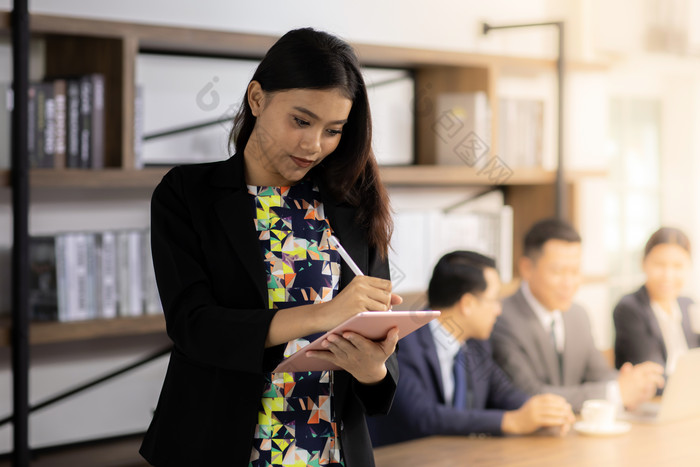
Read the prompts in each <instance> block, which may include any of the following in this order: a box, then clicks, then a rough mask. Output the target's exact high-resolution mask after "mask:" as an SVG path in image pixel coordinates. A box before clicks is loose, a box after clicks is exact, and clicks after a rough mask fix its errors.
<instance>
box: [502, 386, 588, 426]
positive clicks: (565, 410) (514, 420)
mask: <svg viewBox="0 0 700 467" xmlns="http://www.w3.org/2000/svg"><path fill="white" fill-rule="evenodd" d="M574 420H575V418H574V413H573V411H572V410H571V405H570V404H569V403H568V402H566V399H564V398H563V397H561V396H557V395H554V394H538V395H536V396H532V397H531V398H530V399H528V400H527V402H525V403H524V404H523V406H522V407H520V408H519V409H518V410H512V411H509V412H506V413H505V414H504V415H503V421H502V422H501V429H502V430H503V433H508V434H516V435H524V434H528V433H533V432H535V431H537V430H538V429H540V428H544V427H558V428H559V433H560V434H561V435H564V434H566V433H567V432H568V431H569V429H570V428H571V424H572V423H574Z"/></svg>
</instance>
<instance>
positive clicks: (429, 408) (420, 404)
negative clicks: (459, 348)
mask: <svg viewBox="0 0 700 467" xmlns="http://www.w3.org/2000/svg"><path fill="white" fill-rule="evenodd" d="M467 359H468V361H469V365H468V367H467V369H468V371H469V375H470V376H469V380H470V381H471V387H470V390H471V391H472V407H473V408H472V409H465V410H459V409H455V408H454V407H453V406H452V405H447V404H446V403H445V397H444V390H443V385H442V371H441V370H440V362H439V360H438V354H437V348H436V344H435V339H434V338H433V334H432V332H431V330H430V326H423V327H422V328H420V329H418V330H416V331H415V332H414V333H412V334H409V335H408V336H406V337H404V338H403V339H402V340H401V352H400V354H399V368H400V370H401V384H399V387H398V388H397V389H396V397H395V398H394V404H393V405H392V407H391V410H390V411H389V414H388V415H378V416H375V417H368V418H367V424H368V425H369V430H370V436H371V438H372V443H373V444H374V445H375V446H382V445H385V444H393V443H398V442H402V441H407V440H410V439H414V438H422V437H425V436H433V435H447V436H450V435H469V434H471V433H486V434H491V435H501V434H503V432H502V431H501V423H502V422H503V414H504V413H505V411H507V410H515V409H519V408H520V407H521V406H522V405H523V404H524V403H525V402H526V401H527V400H528V398H529V396H528V395H527V394H525V393H524V392H522V391H520V390H519V389H516V388H515V386H513V383H511V382H510V379H508V376H506V374H505V373H504V372H503V370H501V368H500V367H499V366H498V365H497V364H496V362H495V361H494V360H493V357H492V356H491V346H490V344H489V341H487V340H476V339H470V340H468V341H467Z"/></svg>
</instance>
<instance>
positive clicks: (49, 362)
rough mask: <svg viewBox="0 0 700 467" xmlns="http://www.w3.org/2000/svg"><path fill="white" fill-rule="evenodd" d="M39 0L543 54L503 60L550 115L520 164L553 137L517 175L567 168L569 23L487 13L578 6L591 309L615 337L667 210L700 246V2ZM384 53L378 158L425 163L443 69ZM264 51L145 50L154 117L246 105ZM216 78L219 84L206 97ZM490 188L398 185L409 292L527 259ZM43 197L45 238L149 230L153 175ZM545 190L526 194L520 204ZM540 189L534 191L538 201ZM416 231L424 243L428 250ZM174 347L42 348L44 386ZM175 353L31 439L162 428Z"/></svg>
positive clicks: (690, 290) (92, 10) (173, 18)
mask: <svg viewBox="0 0 700 467" xmlns="http://www.w3.org/2000/svg"><path fill="white" fill-rule="evenodd" d="M11 6H12V2H11V1H10V0H0V10H3V11H7V10H9V9H10V8H11ZM30 11H31V12H33V13H41V14H48V15H59V16H68V17H78V18H88V19H99V20H107V21H124V22H128V23H143V24H156V25H166V26H175V27H181V28H200V29H212V30H222V31H232V32H241V33H251V34H263V35H270V36H279V35H281V34H283V33H284V32H286V31H287V30H289V29H292V28H296V27H301V26H313V27H315V28H318V29H324V30H328V31H330V32H333V33H336V34H338V35H340V36H343V37H344V38H345V39H347V40H349V41H350V42H353V43H363V44H373V45H381V46H396V47H402V48H410V49H426V50H436V51H443V52H444V51H447V52H457V53H468V54H485V55H489V56H491V55H496V56H516V57H520V56H521V57H528V58H530V59H542V60H543V63H549V64H550V65H551V66H550V65H548V66H543V67H540V69H533V68H532V67H519V66H518V62H517V61H507V62H506V63H507V65H506V66H503V67H500V68H499V69H498V73H493V74H491V75H489V79H490V80H492V83H493V85H494V86H495V90H494V91H493V92H494V94H495V95H497V96H498V97H499V98H500V99H501V107H500V108H499V111H500V113H501V117H503V116H504V115H506V113H507V112H508V109H509V107H508V104H507V103H509V102H511V103H512V102H524V101H528V102H536V104H535V106H534V110H532V109H531V110H530V111H533V112H535V113H534V114H531V115H536V116H535V117H533V118H532V119H530V120H528V121H531V120H533V121H536V122H537V128H538V129H539V130H538V133H537V135H538V136H536V137H533V136H532V135H525V136H523V134H520V136H518V135H517V134H516V133H513V132H511V135H513V136H512V137H510V138H505V137H504V138H505V139H501V140H500V145H499V146H500V147H499V149H500V153H499V154H498V155H500V156H502V157H503V158H504V159H503V160H506V161H507V159H506V157H507V156H508V154H507V152H508V151H513V152H514V151H516V150H519V149H521V148H518V145H517V144H516V145H515V146H512V143H513V141H519V138H531V139H532V138H534V139H535V140H536V142H535V143H532V144H535V145H536V147H537V148H538V149H537V154H536V155H535V160H534V161H533V160H520V161H518V162H517V163H516V162H514V161H513V160H511V163H510V164H509V168H511V169H512V176H513V177H518V176H523V174H527V173H530V171H531V170H532V169H533V168H536V169H538V170H544V171H546V172H551V171H553V170H554V169H555V168H556V161H557V150H556V134H557V133H556V122H557V118H556V117H557V115H556V108H557V107H556V105H557V95H556V73H555V68H554V66H553V61H552V60H553V59H554V58H555V57H556V53H557V33H556V30H555V29H554V28H548V27H538V28H527V29H513V30H502V31H493V32H491V33H490V34H488V35H484V34H483V33H482V23H483V22H485V21H486V22H489V23H491V24H493V25H499V24H517V23H538V22H542V21H553V20H557V21H558V20H562V21H565V23H566V36H565V50H566V57H567V69H566V76H565V88H564V96H565V102H566V108H565V114H564V115H563V122H564V128H563V132H564V137H565V138H564V142H565V144H564V148H563V154H564V157H565V160H564V162H565V168H566V171H567V173H568V174H569V175H568V176H569V177H572V179H575V181H576V183H573V184H572V185H570V191H571V192H570V193H569V194H570V195H571V198H570V201H571V203H572V204H573V206H572V209H570V211H569V220H570V221H571V222H572V223H573V224H574V225H575V226H576V227H577V229H578V230H579V232H580V233H581V235H582V238H583V268H582V270H583V274H584V284H583V286H582V287H581V289H580V292H579V294H578V297H577V301H578V302H580V303H582V304H584V305H585V307H586V309H587V310H588V312H589V313H590V318H591V322H592V325H593V332H594V338H595V341H596V345H597V346H598V347H599V348H600V349H601V350H608V351H609V350H610V349H611V348H612V346H613V342H614V334H613V333H614V330H613V326H612V308H613V306H614V304H615V303H616V302H617V300H619V298H620V297H621V296H622V295H623V294H625V293H628V292H629V291H630V290H634V289H635V288H636V287H638V284H640V283H643V281H644V274H643V271H642V268H641V264H642V263H641V261H642V253H643V248H644V244H645V242H646V240H647V238H648V237H649V235H650V234H651V233H652V232H654V231H655V230H656V229H657V228H658V227H659V226H660V225H669V226H675V227H679V228H681V229H682V230H683V231H684V232H686V233H687V234H688V236H689V238H690V242H691V243H692V244H695V245H700V206H699V204H700V184H699V183H697V180H700V132H698V131H697V129H698V128H700V60H699V58H700V0H644V1H639V0H563V1H562V0H524V1H519V2H512V1H507V0H495V1H490V2H483V1H476V0H460V1H456V0H453V1H448V0H435V1H432V2H424V1H419V0H407V1H404V2H401V3H400V4H395V3H390V2H376V1H369V0H358V1H354V2H323V1H318V0H311V1H308V2H303V3H290V2H286V1H283V0H272V1H268V2H258V3H256V2H252V1H229V0H209V1H204V2H186V1H183V0H176V1H174V0H169V1H166V0H153V1H149V2H143V1H134V0H125V1H121V2H108V3H104V2H90V1H87V0H64V1H61V2H53V1H50V0H34V1H32V2H30ZM44 54H45V45H44V44H43V43H42V41H41V40H40V39H37V40H34V41H33V43H32V54H31V59H32V67H31V73H32V79H35V80H39V79H41V78H42V77H43V69H42V67H43V66H42V63H43V55H44ZM360 58H361V59H362V58H363V57H362V54H360ZM177 60H185V61H182V62H178V61H177ZM186 60H191V61H190V62H187V61H186ZM10 62H11V48H10V41H9V35H7V34H5V35H2V36H0V83H2V84H6V83H8V82H9V81H10V80H11V76H12V73H11V66H10ZM200 64H201V67H200ZM379 65H381V64H377V66H375V67H373V69H372V70H368V71H367V74H368V82H369V83H370V86H371V85H372V83H375V84H376V83H385V84H386V86H384V87H382V86H380V85H377V86H376V89H375V92H376V94H377V96H375V101H376V105H375V104H373V105H375V107H374V109H373V111H374V113H375V120H376V123H377V125H378V131H377V140H376V141H375V146H376V149H377V155H378V157H379V159H380V163H381V164H384V165H387V166H395V165H406V164H412V163H413V162H414V160H415V153H416V151H415V148H413V147H412V144H413V141H414V137H415V135H414V131H415V127H414V123H415V122H414V119H413V118H414V117H415V115H413V113H414V111H415V109H417V108H419V107H417V106H415V105H414V104H416V101H417V100H419V99H420V98H421V93H422V92H423V91H425V89H422V88H421V84H425V82H420V81H415V80H414V79H413V75H412V74H411V73H410V69H402V68H399V69H397V68H396V67H395V66H386V67H381V66H379ZM248 66H249V64H247V62H246V61H245V60H243V61H237V62H235V63H231V62H229V61H227V60H222V59H221V57H202V56H200V57H189V58H188V57H178V58H173V57H168V56H154V55H152V54H143V55H142V56H139V58H138V60H137V68H136V72H135V74H136V79H137V84H138V85H139V86H141V87H142V91H143V102H144V109H145V110H144V115H143V118H144V122H143V125H144V128H143V130H144V132H145V133H149V132H156V131H158V130H162V129H167V128H170V127H173V126H178V125H182V124H186V123H188V121H189V123H192V122H193V121H194V122H196V121H201V120H208V119H209V120H211V119H212V118H217V117H220V116H226V115H228V114H229V113H230V110H231V109H230V108H229V106H230V104H232V103H235V102H237V101H238V100H239V97H240V95H241V93H242V92H243V89H244V86H245V83H246V82H247V77H246V76H247V75H246V73H247V72H248V71H247V70H248V69H249V68H248ZM237 80H238V81H237ZM387 83H388V84H387ZM212 90H215V91H216V92H217V94H216V96H217V98H216V99H217V100H216V102H214V101H212V100H211V99H209V97H211V96H213V95H214V94H211V91H212ZM200 92H205V93H209V97H207V99H206V100H202V98H201V96H200V97H199V98H198V95H199V93H200ZM2 97H3V98H4V93H3V94H2ZM176 102H177V103H178V104H175V103H176ZM178 118H184V119H185V120H178ZM187 118H189V119H190V120H186V119H187ZM0 123H3V122H2V121H1V120H0ZM4 125H7V122H4ZM503 125H505V123H503V121H501V124H500V126H499V130H500V131H501V133H505V131H506V130H507V128H505V127H504V126H503ZM492 130H493V131H496V129H492ZM511 130H512V129H511ZM206 131H208V132H209V133H199V134H192V135H190V136H178V138H186V137H190V138H191V140H190V141H189V142H188V143H186V144H183V143H182V141H183V140H171V141H170V143H169V142H168V141H167V140H166V139H163V140H160V141H154V142H150V143H144V147H143V151H144V152H143V157H144V160H145V162H144V163H145V165H148V164H149V163H153V164H160V163H166V164H167V163H169V162H170V163H179V162H192V161H197V160H203V159H202V158H204V159H206V158H207V157H213V158H223V157H226V153H225V142H224V143H222V142H221V139H220V138H221V136H222V135H225V134H226V128H225V127H224V126H223V125H220V126H214V127H210V128H209V129H208V130H206ZM7 132H8V129H7V126H5V127H0V170H2V169H7V167H8V165H9V162H8V161H9V158H8V155H7V154H8V152H7V151H8V147H9V143H8V142H7V138H6V137H5V135H7V134H8V133H7ZM224 137H225V136H224ZM485 138H486V139H488V137H487V136H485ZM523 144H525V143H523ZM528 144H530V143H528ZM173 146H175V147H185V148H187V150H188V153H185V154H180V155H178V156H177V157H181V159H176V157H175V156H173V158H172V159H170V160H168V159H167V158H166V159H165V160H161V159H159V158H160V157H161V156H163V154H166V155H167V154H168V152H169V151H170V150H171V148H172V147H173ZM200 153H201V154H200ZM188 157H189V159H188ZM524 157H527V156H524ZM438 162H439V161H438ZM438 185H439V184H438ZM484 185H486V184H485V183H482V184H481V186H478V187H474V186H454V185H452V186H435V187H428V186H421V187H415V186H413V187H406V186H402V184H401V183H394V184H393V185H392V186H391V187H390V196H391V198H392V204H393V206H394V209H395V210H396V235H395V240H394V242H395V243H394V246H395V253H394V256H393V257H392V264H393V266H394V277H395V285H396V288H397V291H399V292H400V293H406V294H407V295H409V296H410V295H411V294H412V293H413V292H421V290H422V287H424V284H427V282H428V279H429V274H430V271H431V270H432V266H433V265H434V263H435V261H436V260H437V258H439V257H440V256H441V255H442V254H444V253H445V252H446V251H449V250H453V249H457V248H461V249H477V250H479V249H480V250H483V252H484V253H486V254H490V255H494V256H496V257H497V258H498V260H499V261H498V263H499V265H504V264H511V265H512V258H513V255H514V252H513V239H514V238H515V240H516V242H517V241H518V239H519V238H520V237H519V235H518V233H517V232H515V234H514V232H513V228H514V227H513V212H512V210H510V209H509V208H508V207H507V206H506V205H507V204H508V203H507V201H508V200H507V199H506V198H505V197H504V195H503V193H502V192H501V191H499V190H495V191H491V190H486V189H485V188H484ZM524 192H525V190H522V191H521V192H520V193H524ZM32 196H33V198H32V206H31V210H30V231H31V233H32V234H33V235H42V234H55V233H56V232H64V231H68V230H71V229H73V228H75V226H79V228H80V229H82V230H104V229H114V230H117V229H145V228H147V227H148V222H149V218H148V203H149V196H150V189H148V188H143V187H142V188H137V189H134V190H132V191H126V192H125V191H124V190H120V191H119V192H118V193H117V192H114V191H110V190H109V189H107V190H102V191H100V192H99V193H95V192H94V191H90V190H87V191H86V190H83V191H81V190H73V191H71V192H70V193H65V192H62V193H61V194H60V195H58V196H57V195H56V193H55V192H52V190H51V189H45V190H39V191H38V192H36V193H33V195H32ZM10 199H11V193H10V189H9V187H8V186H7V184H4V185H3V186H2V187H0V312H2V313H4V314H7V312H8V310H9V307H10V290H11V283H10V267H9V257H10V248H11V244H12V236H11V235H12V230H11V225H12V216H11V207H10ZM527 202H528V200H526V199H525V200H523V199H521V200H520V209H524V208H523V206H525V207H526V206H527ZM532 203H533V206H534V203H537V200H534V199H533V200H532ZM533 209H534V207H533ZM515 215H516V217H517V213H516V214H515ZM485 219H486V220H485ZM488 219H491V220H493V222H492V223H489V222H490V221H488ZM515 228H516V229H521V230H522V231H524V230H525V229H527V228H528V226H526V225H525V226H523V225H517V222H516V227H515ZM416 242H418V243H419V244H422V245H424V248H423V249H422V250H416V249H415V247H414V245H416ZM465 242H466V243H469V244H466V245H465V244H464V243H465ZM501 275H502V279H504V282H512V280H513V279H514V277H513V276H514V272H513V270H512V267H504V268H503V269H502V270H501ZM699 286H700V270H699V269H698V267H697V265H692V266H691V271H690V278H689V280H688V281H687V283H686V290H685V292H684V295H686V296H690V297H695V296H696V294H695V291H696V290H698V287H699ZM165 344H167V339H166V338H165V337H164V336H163V335H159V336H156V337H153V336H149V337H148V338H138V337H133V338H129V337H123V338H120V339H117V340H114V339H112V340H105V341H99V340H93V341H90V342H87V343H84V342H83V343H69V344H51V345H44V346H37V347H34V348H33V350H32V366H31V380H30V385H31V393H30V396H31V400H32V401H36V400H41V399H43V398H45V397H47V396H49V395H51V394H52V393H54V392H56V391H60V390H63V389H66V388H69V387H71V386H72V385H74V384H76V382H80V381H82V380H84V379H87V378H91V377H93V376H95V375H99V374H100V373H103V372H106V371H109V370H110V369H111V368H112V367H114V366H115V365H120V364H126V363H128V362H130V361H133V360H134V359H135V358H139V357H141V356H143V355H144V354H148V353H149V352H152V351H153V350H154V349H156V348H158V347H160V346H162V345H165ZM164 364H165V361H164V360H162V359H161V360H156V361H154V362H152V363H150V364H148V365H146V366H145V367H143V368H141V369H139V370H138V371H136V372H134V373H130V374H128V375H126V376H124V377H122V378H119V379H116V380H114V381H112V382H110V383H108V384H106V385H103V386H100V387H97V388H95V389H93V390H91V391H89V392H87V393H86V394H84V395H82V396H80V397H77V398H72V399H68V400H66V401H65V402H61V403H59V404H57V405H55V406H52V407H51V408H49V409H46V410H43V411H41V412H39V413H37V414H35V415H32V418H31V424H30V442H31V444H32V445H33V446H36V447H39V446H51V445H55V444H60V443H65V442H78V441H82V440H86V439H92V438H94V437H101V436H117V435H123V434H130V433H139V432H142V431H144V430H145V428H146V426H147V424H148V422H149V421H150V418H151V410H152V408H153V407H154V406H155V398H156V397H157V394H158V390H159V388H160V385H161V382H162V377H163V374H164ZM0 394H3V395H7V397H2V398H0V416H4V415H5V414H9V413H10V412H11V410H12V406H11V399H10V397H9V395H10V394H11V371H10V357H9V348H8V347H7V346H5V347H2V348H0ZM125 408H126V409H125ZM66 420H71V423H67V422H66ZM10 450H11V430H10V427H9V426H8V425H5V426H3V427H0V454H2V453H6V452H8V451H10Z"/></svg>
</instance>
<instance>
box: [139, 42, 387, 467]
mask: <svg viewBox="0 0 700 467" xmlns="http://www.w3.org/2000/svg"><path fill="white" fill-rule="evenodd" d="M341 135H342V136H341ZM231 142H232V145H233V146H235V155H233V156H232V157H231V158H230V159H228V160H226V161H222V162H214V163H207V164H198V165H191V166H182V167H176V168H174V169H172V170H171V171H170V172H169V173H168V174H167V175H166V176H165V177H164V178H163V180H162V182H161V183H160V184H159V185H158V187H157V188H156V190H155V192H154V194H153V198H152V204H151V232H152V249H153V260H154V266H155V271H156V278H157V282H158V289H159V292H160V296H161V300H162V304H163V310H164V313H165V318H166V324H167V332H168V335H169V336H170V338H171V339H172V340H173V343H174V346H173V350H172V353H171V356H170V362H169V365H168V370H167V374H166V376H165V381H164V383H163V389H162V391H161V395H160V398H159V400H158V405H157V407H156V410H155V413H154V416H153V420H152V422H151V425H150V427H149V429H148V432H147V433H146V436H145V438H144V441H143V444H142V446H141V450H140V452H141V454H142V455H143V456H144V457H145V458H146V459H147V460H148V461H149V462H150V463H152V464H153V465H156V466H187V467H192V466H207V467H209V466H224V465H230V466H242V465H251V466H257V465H264V464H265V462H273V463H274V465H287V463H293V462H300V461H301V462H308V463H312V462H316V460H315V459H317V460H318V461H319V465H345V466H348V467H352V466H362V467H365V466H371V465H373V464H374V459H373V454H372V449H371V444H370V440H369V436H368V433H367V426H366V424H365V419H364V416H365V414H370V415H371V414H375V413H386V412H387V411H388V409H389V406H390V405H391V400H392V398H393V394H394V390H395V388H396V384H397V380H398V367H397V363H396V357H395V354H394V350H395V346H396V342H397V340H398V338H397V333H396V331H395V330H392V331H390V332H389V334H388V335H387V337H386V338H385V340H383V341H381V342H372V341H369V340H367V339H364V338H362V336H359V335H356V334H352V333H350V334H349V335H347V336H343V337H339V338H337V339H335V340H332V341H331V340H330V339H329V341H327V349H328V350H327V351H325V352H321V355H319V356H320V357H321V358H324V359H326V360H329V361H332V362H334V363H336V364H338V365H339V366H340V367H341V368H344V370H345V371H334V372H323V373H322V372H313V373H303V374H302V373H293V374H286V373H284V374H282V373H272V374H271V370H272V369H273V368H275V366H276V365H277V363H279V361H280V360H281V359H282V358H283V356H284V355H283V353H284V352H287V353H288V351H286V350H285V346H286V344H287V343H290V342H291V343H295V344H301V345H303V342H304V341H303V340H300V339H302V338H304V337H306V338H307V339H306V340H310V339H311V338H312V336H311V335H313V334H314V333H320V332H323V331H326V330H328V329H330V328H332V327H334V326H335V325H337V324H339V323H341V322H343V321H344V320H345V319H347V318H348V317H350V316H352V315H354V314H356V313H359V312H361V311H366V310H387V309H389V308H390V307H391V305H392V304H396V303H400V300H401V299H400V297H398V296H396V295H394V294H392V293H391V282H390V281H389V280H388V279H389V266H388V260H387V251H388V244H389V238H390V235H391V218H390V211H389V206H388V197H387V194H386V192H385V190H384V188H383V187H382V185H381V182H380V180H379V176H378V169H377V165H376V162H375V159H374V155H373V153H372V150H371V120H370V114H369V105H368V101H367V94H366V89H365V85H364V82H363V78H362V75H361V72H360V68H359V64H358V61H357V58H356V56H355V54H354V52H353V50H352V49H351V48H350V46H349V45H348V44H346V43H345V42H343V41H341V40H339V39H337V38H335V37H333V36H331V35H329V34H326V33H322V32H318V31H314V30H311V29H300V30H295V31H290V32H289V33H287V34H286V35H284V36H283V37H282V38H281V39H280V40H279V41H278V42H277V43H276V44H275V45H273V47H272V48H271V49H270V50H269V51H268V53H267V54H266V56H265V58H264V59H263V60H262V62H261V63H260V65H259V66H258V69H257V70H256V72H255V74H254V76H253V78H252V80H251V82H250V84H249V86H248V90H247V93H246V95H245V97H244V99H243V103H242V106H241V108H240V111H239V113H238V115H237V117H236V119H235V121H234V128H233V130H232V134H231ZM275 203H277V204H275ZM331 231H332V233H333V234H334V235H335V236H336V237H337V238H338V239H339V240H340V242H341V243H342V244H343V246H344V247H345V249H346V250H347V251H348V253H349V254H350V255H351V256H352V257H353V258H354V260H355V262H356V263H357V264H358V266H359V267H360V269H361V270H362V271H363V272H364V273H365V274H366V275H365V276H359V277H353V274H352V272H351V270H350V269H349V268H348V266H347V265H346V264H344V263H342V262H341V261H340V259H339V256H338V253H337V252H336V251H335V250H333V249H331V248H330V246H329V245H328V241H327V238H328V235H329V234H330V233H331ZM300 258H306V259H300ZM324 281H325V282H324ZM297 284H307V285H304V286H303V287H302V286H301V285H299V286H297ZM309 284H310V285H309ZM305 391H307V392H305ZM302 396H303V397H302ZM307 396H308V397H307ZM299 413H301V414H305V415H304V416H303V417H305V418H303V419H302V418H299V417H298V414H299ZM295 417H296V418H295ZM319 439H320V440H321V441H319Z"/></svg>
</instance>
